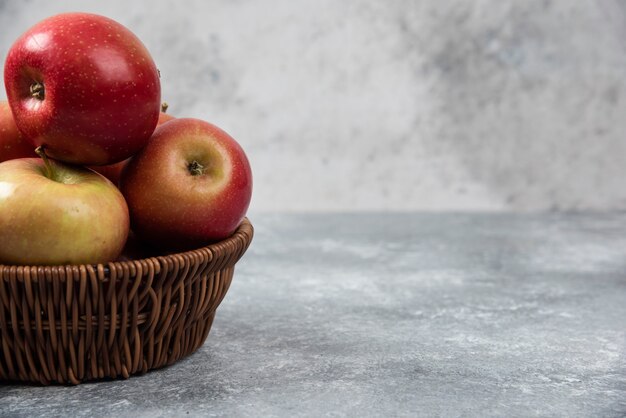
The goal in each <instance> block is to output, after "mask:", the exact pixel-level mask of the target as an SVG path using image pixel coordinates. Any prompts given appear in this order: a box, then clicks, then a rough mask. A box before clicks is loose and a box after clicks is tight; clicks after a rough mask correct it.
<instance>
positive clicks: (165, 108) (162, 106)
mask: <svg viewBox="0 0 626 418" xmlns="http://www.w3.org/2000/svg"><path fill="white" fill-rule="evenodd" d="M168 107H170V105H168V104H167V102H163V103H161V112H163V113H167V108H168Z"/></svg>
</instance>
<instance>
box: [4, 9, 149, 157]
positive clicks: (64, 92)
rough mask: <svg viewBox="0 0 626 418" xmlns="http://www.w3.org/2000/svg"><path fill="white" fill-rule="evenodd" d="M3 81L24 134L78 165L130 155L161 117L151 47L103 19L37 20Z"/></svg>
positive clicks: (64, 17) (69, 15) (10, 59)
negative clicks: (149, 48)
mask: <svg viewBox="0 0 626 418" xmlns="http://www.w3.org/2000/svg"><path fill="white" fill-rule="evenodd" d="M4 83H5V87H6V90H7V97H8V99H9V104H10V105H11V110H12V111H13V115H14V117H15V122H16V124H17V126H18V128H19V130H20V131H21V132H22V133H23V134H24V136H25V137H26V138H28V139H29V140H31V141H32V142H33V144H34V145H36V146H38V145H44V146H45V147H46V152H47V153H48V155H49V156H50V157H52V158H55V159H58V160H62V161H66V162H69V163H73V164H84V165H105V164H112V163H115V162H118V161H122V160H124V159H126V158H128V157H130V156H131V155H133V154H135V153H136V152H137V151H139V149H141V148H142V147H143V146H144V145H145V144H146V142H147V141H148V138H150V135H152V132H153V131H154V128H155V127H156V124H157V120H158V118H159V107H160V100H161V86H160V82H159V74H158V70H157V68H156V66H155V64H154V62H153V61H152V58H151V57H150V54H149V53H148V50H147V49H146V48H145V46H144V45H143V44H142V43H141V41H140V40H139V39H138V38H137V37H136V36H135V35H133V33H132V32H130V31H129V30H128V29H126V28H125V27H124V26H122V25H120V24H119V23H117V22H115V21H113V20H111V19H108V18H106V17H103V16H98V15H93V14H87V13H65V14H60V15H56V16H53V17H50V18H48V19H45V20H43V21H41V22H39V23H37V24H36V25H35V26H33V27H32V28H30V29H29V30H28V31H27V32H26V33H24V34H23V35H22V36H20V37H19V38H18V39H17V41H15V43H14V44H13V46H12V47H11V49H10V50H9V53H8V56H7V59H6V62H5V68H4Z"/></svg>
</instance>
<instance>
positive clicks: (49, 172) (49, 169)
mask: <svg viewBox="0 0 626 418" xmlns="http://www.w3.org/2000/svg"><path fill="white" fill-rule="evenodd" d="M35 154H37V155H39V157H41V159H42V160H43V164H44V165H45V166H46V177H48V178H49V179H52V178H53V177H52V176H53V174H54V168H53V167H52V164H51V163H50V160H49V159H48V156H47V155H46V151H45V150H44V147H43V145H40V146H38V147H37V148H35Z"/></svg>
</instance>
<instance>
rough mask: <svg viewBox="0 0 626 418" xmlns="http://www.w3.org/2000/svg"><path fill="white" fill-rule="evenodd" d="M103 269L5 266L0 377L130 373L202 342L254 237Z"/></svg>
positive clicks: (246, 231) (75, 378)
mask: <svg viewBox="0 0 626 418" xmlns="http://www.w3.org/2000/svg"><path fill="white" fill-rule="evenodd" d="M252 235H253V228H252V225H251V224H250V222H249V221H248V220H247V219H246V220H244V222H243V223H242V224H241V226H240V227H239V228H238V229H237V231H236V232H235V233H234V234H233V235H232V236H231V237H230V238H228V239H226V240H224V241H221V242H218V243H215V244H212V245H209V246H207V247H204V248H200V249H198V250H193V251H189V252H185V253H180V254H174V255H167V256H159V257H152V258H147V259H141V260H132V261H119V262H112V263H108V264H106V265H103V264H98V265H73V266H59V267H42V266H39V267H37V266H35V267H24V266H0V380H6V381H26V382H37V383H41V384H44V385H47V384H51V383H64V384H68V383H69V384H78V383H80V382H83V381H88V380H95V379H106V378H119V377H123V378H128V377H129V376H130V375H133V374H138V373H145V372H146V371H148V370H150V369H155V368H159V367H163V366H166V365H170V364H172V363H174V362H175V361H177V360H178V359H180V358H182V357H184V356H186V355H188V354H190V353H193V352H194V351H195V350H196V349H197V348H198V347H200V346H201V345H202V344H203V343H204V341H205V339H206V337H207V335H208V334H209V330H210V329H211V324H212V322H213V318H214V316H215V310H216V308H217V307H218V305H219V304H220V302H221V301H222V299H223V298H224V295H225V294H226V291H227V290H228V287H229V285H230V282H231V279H232V277H233V271H234V267H235V263H236V262H237V260H239V258H240V257H241V256H242V255H243V253H244V252H245V251H246V249H247V248H248V245H250V241H251V240H252Z"/></svg>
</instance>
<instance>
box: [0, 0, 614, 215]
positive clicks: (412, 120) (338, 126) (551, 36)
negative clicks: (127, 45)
mask: <svg viewBox="0 0 626 418" xmlns="http://www.w3.org/2000/svg"><path fill="white" fill-rule="evenodd" d="M69 10H82V11H91V12H96V13H100V14H104V15H107V16H109V17H112V18H114V19H116V20H118V21H119V22H121V23H123V24H124V25H126V26H128V27H129V28H130V29H131V30H133V31H134V32H135V33H136V34H137V35H138V36H139V37H140V38H141V39H142V40H143V41H144V43H145V44H146V45H147V46H148V48H149V49H150V51H151V52H152V54H153V56H154V58H155V60H156V62H157V64H158V66H159V68H160V69H161V72H162V76H163V78H162V83H163V93H164V98H165V99H166V100H167V101H168V102H169V103H170V105H171V108H170V109H171V113H172V114H174V115H177V116H193V117H200V118H204V119H207V120H209V121H212V122H214V123H216V124H218V125H220V126H222V127H223V128H224V129H226V130H227V131H229V132H230V133H231V134H232V135H233V136H234V137H235V138H237V139H238V140H239V142H240V143H241V144H242V145H243V146H244V148H245V149H246V150H247V152H248V155H249V157H250V159H251V162H252V164H253V171H254V174H255V194H254V198H253V206H252V208H253V210H257V211H264V210H277V209H278V210H367V209H398V210H408V209H428V210H431V209H454V210H465V209H487V210H501V209H519V210H535V209H540V210H543V209H625V208H626V186H625V182H624V177H625V176H626V140H625V138H624V136H625V133H626V130H625V128H626V118H625V117H624V116H625V115H626V112H625V110H626V109H625V106H626V97H624V94H625V93H626V81H625V80H626V42H625V40H626V29H625V28H626V20H625V18H624V16H625V10H626V5H625V4H624V2H617V1H613V0H601V1H596V2H573V1H569V0H560V1H548V0H542V1H498V0H477V1H466V0H456V1H437V0H429V1H420V2H418V1H413V0H405V1H403V0H398V1H389V2H387V1H376V0H362V1H350V2H337V1H333V0H303V1H297V2H293V1H288V0H272V1H265V2H260V1H251V0H238V1H227V0H223V1H217V0H214V1H185V2H178V3H175V2H172V1H171V0H170V1H163V0H151V1H144V2H130V1H109V2H108V3H107V4H103V2H96V1H66V2H63V6H62V7H61V6H56V5H53V4H51V2H48V1H43V0H32V1H24V2H19V3H18V2H8V1H6V0H5V1H3V0H0V54H1V55H2V56H4V55H5V54H6V52H7V50H8V48H9V47H10V45H11V43H12V41H13V40H14V39H15V38H16V37H17V36H18V35H19V34H20V33H21V32H23V31H24V30H25V29H26V28H27V27H29V26H30V25H32V24H33V23H35V22H36V21H38V20H40V19H41V18H44V17H46V16H48V15H51V14H54V13H58V12H62V11H69ZM0 97H1V98H4V92H2V93H0Z"/></svg>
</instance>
